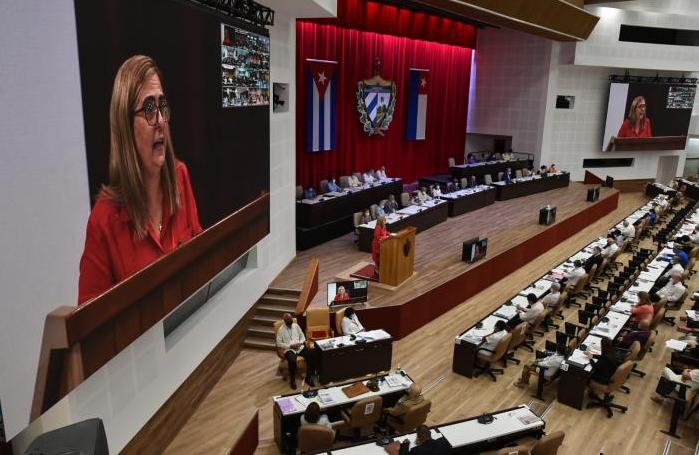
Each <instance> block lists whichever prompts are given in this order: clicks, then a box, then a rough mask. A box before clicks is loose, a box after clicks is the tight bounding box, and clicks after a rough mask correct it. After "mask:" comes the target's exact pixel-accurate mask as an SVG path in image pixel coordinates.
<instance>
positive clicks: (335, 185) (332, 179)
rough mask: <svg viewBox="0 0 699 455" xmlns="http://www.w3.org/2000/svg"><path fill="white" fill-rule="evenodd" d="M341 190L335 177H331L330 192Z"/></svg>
mask: <svg viewBox="0 0 699 455" xmlns="http://www.w3.org/2000/svg"><path fill="white" fill-rule="evenodd" d="M339 191H340V187H339V186H338V185H337V183H336V182H335V177H331V178H330V180H329V181H328V192H330V193H337V192H339Z"/></svg>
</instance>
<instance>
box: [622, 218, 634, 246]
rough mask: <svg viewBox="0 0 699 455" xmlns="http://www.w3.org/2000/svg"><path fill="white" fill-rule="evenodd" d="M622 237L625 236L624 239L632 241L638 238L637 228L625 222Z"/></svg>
mask: <svg viewBox="0 0 699 455" xmlns="http://www.w3.org/2000/svg"><path fill="white" fill-rule="evenodd" d="M621 235H623V236H624V239H626V240H629V241H631V240H633V238H634V237H635V236H636V228H635V227H634V225H633V224H631V223H629V222H628V221H627V220H624V223H623V225H622V227H621Z"/></svg>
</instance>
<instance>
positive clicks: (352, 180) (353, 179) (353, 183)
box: [349, 174, 361, 188]
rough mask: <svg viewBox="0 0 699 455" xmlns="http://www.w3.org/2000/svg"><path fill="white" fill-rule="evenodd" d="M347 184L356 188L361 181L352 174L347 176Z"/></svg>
mask: <svg viewBox="0 0 699 455" xmlns="http://www.w3.org/2000/svg"><path fill="white" fill-rule="evenodd" d="M349 186H350V187H351V188H357V187H359V186H361V183H360V182H359V178H358V177H357V176H356V175H354V174H352V175H350V176H349Z"/></svg>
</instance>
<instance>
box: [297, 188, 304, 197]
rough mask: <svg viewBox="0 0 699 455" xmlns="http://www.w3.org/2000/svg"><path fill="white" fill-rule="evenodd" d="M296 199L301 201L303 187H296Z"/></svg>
mask: <svg viewBox="0 0 699 455" xmlns="http://www.w3.org/2000/svg"><path fill="white" fill-rule="evenodd" d="M296 199H303V187H302V186H301V185H296Z"/></svg>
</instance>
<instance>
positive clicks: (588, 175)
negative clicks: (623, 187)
mask: <svg viewBox="0 0 699 455" xmlns="http://www.w3.org/2000/svg"><path fill="white" fill-rule="evenodd" d="M583 183H585V184H586V185H595V184H603V183H604V180H602V179H601V178H599V177H597V176H596V175H595V174H593V173H592V172H590V171H588V170H585V180H584V182H583Z"/></svg>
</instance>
